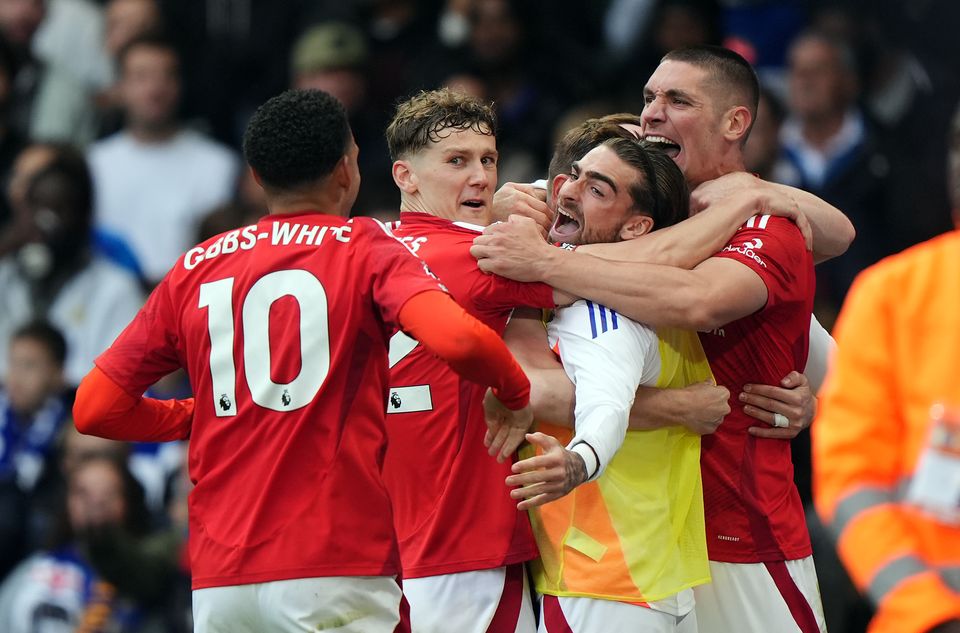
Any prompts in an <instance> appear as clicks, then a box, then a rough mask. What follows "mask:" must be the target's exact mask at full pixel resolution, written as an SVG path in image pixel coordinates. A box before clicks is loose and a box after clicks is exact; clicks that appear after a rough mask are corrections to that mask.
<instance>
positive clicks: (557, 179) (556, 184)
mask: <svg viewBox="0 0 960 633" xmlns="http://www.w3.org/2000/svg"><path fill="white" fill-rule="evenodd" d="M568 178H570V174H557V175H556V176H554V177H553V182H551V183H550V199H551V200H553V201H554V202H556V201H557V200H559V199H560V198H559V196H560V187H562V186H563V183H565V182H567V179H568Z"/></svg>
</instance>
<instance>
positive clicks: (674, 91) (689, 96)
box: [643, 87, 697, 101]
mask: <svg viewBox="0 0 960 633" xmlns="http://www.w3.org/2000/svg"><path fill="white" fill-rule="evenodd" d="M653 94H654V91H653V90H651V89H649V88H646V87H644V89H643V96H645V97H648V96H650V95H653ZM663 94H664V95H666V96H667V97H668V98H673V97H683V98H684V99H687V100H689V101H696V100H697V99H696V98H695V97H694V95H692V94H690V93H689V92H686V91H684V90H677V89H676V88H671V89H670V90H666V91H664V93H663Z"/></svg>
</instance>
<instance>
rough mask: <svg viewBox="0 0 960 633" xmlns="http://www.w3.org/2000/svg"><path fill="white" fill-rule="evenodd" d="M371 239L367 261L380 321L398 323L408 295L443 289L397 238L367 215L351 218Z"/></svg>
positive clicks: (435, 278)
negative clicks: (380, 317)
mask: <svg viewBox="0 0 960 633" xmlns="http://www.w3.org/2000/svg"><path fill="white" fill-rule="evenodd" d="M352 222H353V223H354V224H355V225H358V226H363V227H364V229H363V230H364V231H366V233H367V235H368V236H369V238H370V241H369V242H368V245H369V247H368V248H369V251H368V257H369V261H368V264H369V265H370V268H371V271H372V274H373V279H372V285H373V297H374V301H375V302H376V304H377V305H378V306H379V308H380V313H381V316H382V318H383V320H384V321H385V322H387V323H391V324H394V325H397V324H398V323H399V312H400V309H401V308H402V307H403V306H404V305H405V304H406V303H407V301H408V300H409V299H410V297H412V296H414V295H416V294H419V293H421V292H425V291H430V290H440V291H446V288H444V287H443V285H442V284H441V283H440V280H439V279H437V277H436V276H435V275H434V274H433V273H432V272H431V271H430V269H429V268H428V267H427V265H426V263H424V261H423V260H422V259H420V258H419V257H417V256H416V255H414V254H413V253H412V252H411V251H410V250H409V249H408V248H407V247H406V246H405V245H404V244H403V243H402V242H400V240H398V239H397V238H396V237H394V236H393V235H391V234H389V233H387V232H386V231H385V229H384V228H383V227H382V225H379V224H377V223H376V222H375V221H374V220H372V219H370V218H354V219H353V220H352Z"/></svg>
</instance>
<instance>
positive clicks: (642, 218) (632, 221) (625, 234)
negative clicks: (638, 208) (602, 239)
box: [620, 213, 653, 241]
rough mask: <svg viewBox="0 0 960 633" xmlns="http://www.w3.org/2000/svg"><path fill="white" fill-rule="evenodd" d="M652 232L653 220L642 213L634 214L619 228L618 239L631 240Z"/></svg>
mask: <svg viewBox="0 0 960 633" xmlns="http://www.w3.org/2000/svg"><path fill="white" fill-rule="evenodd" d="M652 230H653V218H651V217H650V216H649V215H646V214H644V213H635V214H633V215H631V216H630V217H629V218H627V221H626V222H624V223H623V226H621V227H620V239H621V240H624V241H626V240H632V239H633V238H635V237H640V236H641V235H646V234H647V233H649V232H650V231H652Z"/></svg>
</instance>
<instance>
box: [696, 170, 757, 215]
mask: <svg viewBox="0 0 960 633" xmlns="http://www.w3.org/2000/svg"><path fill="white" fill-rule="evenodd" d="M763 184H764V182H763V181H762V180H761V179H759V178H757V177H756V176H754V175H753V174H750V173H747V172H745V171H735V172H731V173H729V174H725V175H723V176H720V177H718V178H714V179H713V180H707V181H706V182H703V183H701V184H699V185H697V187H696V188H695V189H694V190H693V191H691V192H690V215H695V214H697V213H700V212H701V211H706V210H707V209H709V208H710V207H712V206H715V205H717V204H720V203H721V202H723V201H725V200H728V199H730V198H732V197H734V196H735V195H739V194H742V193H743V192H744V191H754V190H756V189H758V188H759V187H761V186H763Z"/></svg>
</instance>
